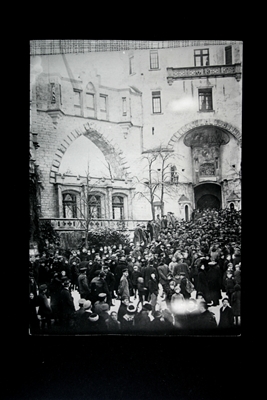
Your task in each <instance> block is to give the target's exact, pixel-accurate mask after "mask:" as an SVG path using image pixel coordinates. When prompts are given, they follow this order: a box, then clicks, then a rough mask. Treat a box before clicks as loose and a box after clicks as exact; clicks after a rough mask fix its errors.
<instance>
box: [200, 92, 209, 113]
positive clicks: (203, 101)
mask: <svg viewBox="0 0 267 400" xmlns="http://www.w3.org/2000/svg"><path fill="white" fill-rule="evenodd" d="M198 98H199V111H209V110H212V89H199V90H198Z"/></svg>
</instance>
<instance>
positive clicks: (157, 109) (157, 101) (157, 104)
mask: <svg viewBox="0 0 267 400" xmlns="http://www.w3.org/2000/svg"><path fill="white" fill-rule="evenodd" d="M152 112H153V114H158V113H161V98H160V92H159V91H158V92H152Z"/></svg>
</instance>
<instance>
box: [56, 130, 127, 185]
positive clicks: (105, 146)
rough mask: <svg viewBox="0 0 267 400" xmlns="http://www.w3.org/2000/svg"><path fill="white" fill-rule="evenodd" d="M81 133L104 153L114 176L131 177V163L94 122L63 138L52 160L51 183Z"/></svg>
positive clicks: (120, 177)
mask: <svg viewBox="0 0 267 400" xmlns="http://www.w3.org/2000/svg"><path fill="white" fill-rule="evenodd" d="M81 135H83V136H85V137H87V138H88V139H89V140H91V141H92V142H93V143H94V144H95V145H96V146H97V147H98V148H99V149H100V150H101V151H102V153H103V154H104V156H105V159H106V160H107V161H108V162H109V163H110V165H111V166H112V169H113V171H114V173H115V177H114V178H119V179H127V178H131V174H130V171H129V168H130V167H129V165H128V162H127V160H126V158H125V157H124V155H123V152H122V150H121V149H120V148H119V147H118V146H117V144H115V143H113V141H112V139H111V140H109V139H107V138H106V137H105V135H104V134H103V133H102V132H100V129H99V127H97V126H96V125H95V124H94V123H89V122H88V123H86V124H84V125H83V126H82V127H81V128H80V129H74V130H73V131H71V132H70V133H68V134H67V135H66V136H65V138H64V139H63V140H62V142H61V144H60V146H59V147H58V149H57V151H56V153H55V155H54V159H53V161H52V167H51V170H50V177H49V178H50V183H55V182H56V174H57V173H58V171H59V167H60V164H61V160H62V158H63V156H64V154H65V152H66V150H67V149H68V147H69V146H70V145H71V143H72V142H73V141H75V140H76V139H77V138H78V137H80V136H81Z"/></svg>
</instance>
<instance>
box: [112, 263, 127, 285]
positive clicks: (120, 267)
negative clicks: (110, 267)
mask: <svg viewBox="0 0 267 400" xmlns="http://www.w3.org/2000/svg"><path fill="white" fill-rule="evenodd" d="M127 267H128V266H127V262H126V258H125V257H121V258H120V260H119V262H118V265H117V266H116V268H115V271H114V276H115V285H114V290H115V291H116V292H117V290H118V287H119V284H120V280H121V277H122V271H123V270H124V269H125V268H127Z"/></svg>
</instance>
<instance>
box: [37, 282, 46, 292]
mask: <svg viewBox="0 0 267 400" xmlns="http://www.w3.org/2000/svg"><path fill="white" fill-rule="evenodd" d="M45 289H47V285H46V284H45V283H44V284H43V285H40V286H39V291H40V292H43V291H44V290H45Z"/></svg>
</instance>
